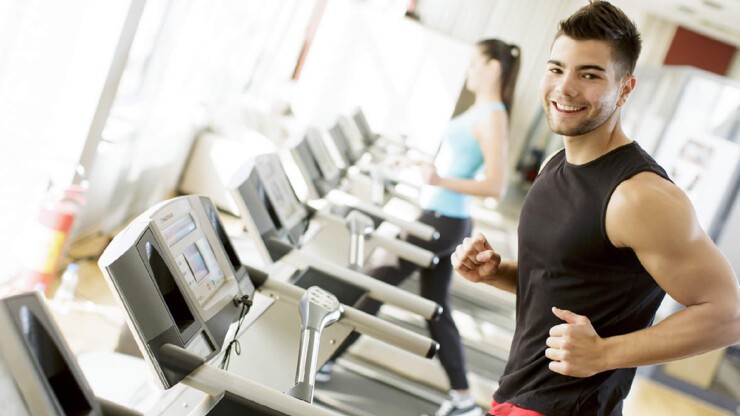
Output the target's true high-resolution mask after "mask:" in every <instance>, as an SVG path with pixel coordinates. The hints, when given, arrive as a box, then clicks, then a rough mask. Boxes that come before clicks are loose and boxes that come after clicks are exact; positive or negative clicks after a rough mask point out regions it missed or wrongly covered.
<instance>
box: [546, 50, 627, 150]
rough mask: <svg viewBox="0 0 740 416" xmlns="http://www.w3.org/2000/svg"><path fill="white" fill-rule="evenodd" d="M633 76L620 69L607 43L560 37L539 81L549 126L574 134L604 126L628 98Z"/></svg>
mask: <svg viewBox="0 0 740 416" xmlns="http://www.w3.org/2000/svg"><path fill="white" fill-rule="evenodd" d="M630 79H631V76H630V77H624V76H622V75H621V74H620V73H618V67H617V65H616V62H614V60H613V59H612V56H611V46H610V45H609V44H608V43H606V42H603V41H597V40H583V41H579V40H575V39H572V38H569V37H567V36H560V37H558V38H557V39H556V40H555V42H554V43H553V45H552V49H551V50H550V58H549V60H548V61H547V67H546V72H545V75H544V76H543V77H542V82H541V83H540V91H541V97H542V106H543V107H544V109H545V114H546V115H547V121H548V123H549V124H550V129H552V131H553V132H555V133H557V134H561V135H563V136H568V137H574V136H581V135H584V134H586V133H588V132H591V131H593V130H595V129H597V128H598V127H600V126H602V125H603V124H604V123H605V122H606V121H607V120H609V118H610V117H611V116H612V115H613V114H614V112H615V111H616V110H617V108H618V107H620V106H621V105H622V104H624V101H625V100H626V99H627V95H629V92H630V91H631V86H632V85H634V84H633V83H631V82H628V81H629V80H630Z"/></svg>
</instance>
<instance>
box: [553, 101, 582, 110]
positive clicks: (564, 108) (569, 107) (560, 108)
mask: <svg viewBox="0 0 740 416" xmlns="http://www.w3.org/2000/svg"><path fill="white" fill-rule="evenodd" d="M553 102H554V101H553ZM555 107H557V108H558V110H561V111H578V110H580V109H582V108H584V107H574V106H572V105H563V104H558V103H555Z"/></svg>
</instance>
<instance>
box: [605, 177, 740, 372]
mask: <svg viewBox="0 0 740 416" xmlns="http://www.w3.org/2000/svg"><path fill="white" fill-rule="evenodd" d="M606 229H607V234H608V235H609V238H610V239H611V241H612V243H613V244H614V245H615V246H617V247H629V248H631V249H632V250H634V252H635V254H636V255H637V257H638V258H639V259H640V262H641V263H642V264H643V266H644V267H645V269H647V271H648V272H649V273H650V274H651V276H653V278H654V279H655V280H656V282H657V283H658V284H659V285H660V286H661V287H662V288H663V289H664V290H665V291H666V292H667V293H668V294H669V295H670V296H671V297H672V298H673V299H675V300H676V301H677V302H679V303H681V304H682V305H684V306H685V308H684V309H682V310H680V311H679V312H676V313H675V314H673V315H671V316H669V317H668V318H667V319H665V320H663V321H662V322H660V323H658V324H657V325H655V326H653V327H650V328H647V329H644V330H641V331H638V332H634V333H631V334H626V335H621V336H615V337H611V338H606V339H605V340H604V341H605V342H604V349H605V352H606V354H605V355H604V356H605V357H606V362H605V363H604V364H605V366H606V367H607V368H605V369H612V368H622V367H635V366H641V365H650V364H656V363H661V362H665V361H670V360H675V359H680V358H684V357H689V356H693V355H697V354H701V353H704V352H707V351H710V350H713V349H717V348H721V347H724V346H727V345H731V344H734V343H737V342H740V285H738V280H737V278H736V276H735V273H734V272H733V270H732V268H731V266H730V265H729V263H728V262H727V260H726V259H725V257H724V256H723V255H722V253H721V252H720V251H719V249H718V248H717V247H716V246H715V245H714V243H713V242H712V241H711V240H710V239H709V237H708V236H707V235H706V234H705V233H704V231H703V230H702V229H701V227H700V226H699V224H698V221H697V218H696V215H695V213H694V210H693V207H692V206H691V203H690V202H689V200H688V198H687V197H686V195H685V194H684V193H683V192H682V191H681V190H679V189H678V188H677V187H676V186H675V185H673V184H671V183H670V182H668V181H665V180H664V179H662V178H660V177H658V176H657V175H655V174H652V173H641V174H638V175H636V176H635V177H633V178H632V179H630V180H628V181H625V182H624V183H622V184H621V185H620V186H619V187H618V188H617V190H616V191H615V193H614V195H613V196H612V198H611V200H610V202H609V207H608V209H607V215H606Z"/></svg>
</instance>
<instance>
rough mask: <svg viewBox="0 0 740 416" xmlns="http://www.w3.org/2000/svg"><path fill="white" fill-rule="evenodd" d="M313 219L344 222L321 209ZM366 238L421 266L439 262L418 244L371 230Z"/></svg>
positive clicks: (429, 265)
mask: <svg viewBox="0 0 740 416" xmlns="http://www.w3.org/2000/svg"><path fill="white" fill-rule="evenodd" d="M314 219H316V220H318V221H326V222H330V223H334V224H337V225H340V224H341V225H344V224H345V223H346V219H345V218H344V217H341V216H339V215H334V214H331V213H328V212H326V211H323V210H319V211H316V213H315V214H314ZM366 238H367V239H368V240H369V241H371V242H372V243H373V244H375V245H376V246H378V247H383V248H385V249H387V250H389V251H391V252H392V253H394V254H396V255H397V256H398V257H400V258H402V259H404V260H407V261H410V262H411V263H414V264H416V265H419V266H421V267H434V266H436V265H437V263H439V258H438V257H437V255H436V254H434V252H432V251H429V250H425V249H423V248H421V247H419V246H416V245H414V244H411V243H409V242H406V241H402V240H399V239H397V238H394V237H387V236H384V235H382V234H380V233H378V232H377V231H372V232H371V233H369V234H368V235H367V237H366Z"/></svg>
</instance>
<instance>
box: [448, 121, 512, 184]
mask: <svg viewBox="0 0 740 416" xmlns="http://www.w3.org/2000/svg"><path fill="white" fill-rule="evenodd" d="M508 126H509V124H508V119H507V115H506V112H504V111H493V112H491V113H490V114H489V115H488V116H487V117H482V118H481V119H480V120H478V121H477V122H476V123H475V124H474V125H473V136H474V137H475V138H476V139H477V140H478V143H479V144H480V147H481V152H482V153H483V163H484V165H485V166H484V170H483V173H484V175H483V177H482V178H480V179H459V178H439V182H437V183H436V184H434V185H436V186H440V187H442V188H445V189H449V190H451V191H455V192H459V193H462V194H467V195H474V196H492V197H494V198H501V197H503V196H504V193H505V192H506V184H507V180H506V172H507V169H506V166H507V160H506V156H507V145H506V143H507V135H508V133H507V132H508V129H509V127H508Z"/></svg>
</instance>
